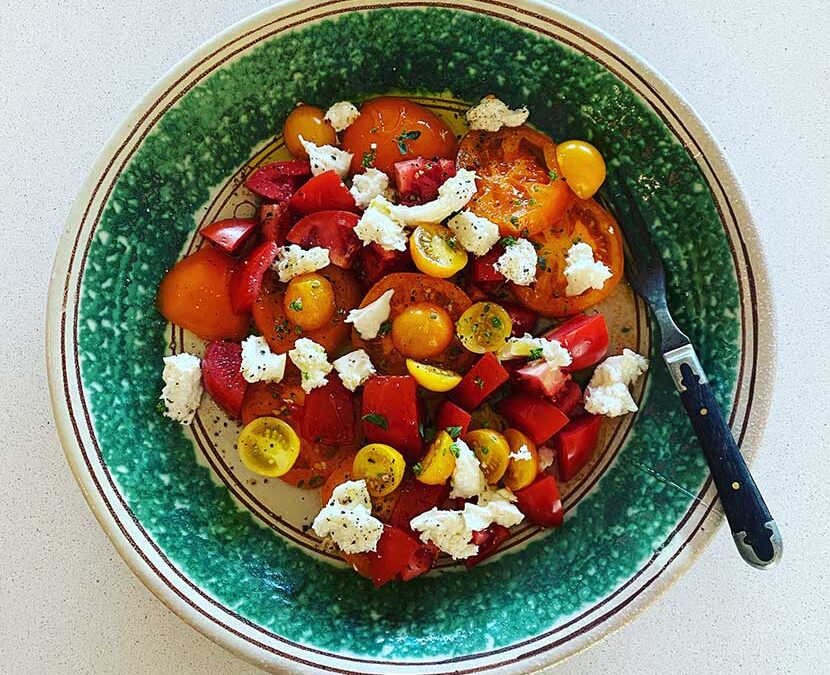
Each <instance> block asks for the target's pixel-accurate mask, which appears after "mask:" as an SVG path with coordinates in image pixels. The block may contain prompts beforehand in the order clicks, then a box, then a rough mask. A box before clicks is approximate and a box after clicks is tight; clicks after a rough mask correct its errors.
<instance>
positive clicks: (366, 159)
mask: <svg viewBox="0 0 830 675" xmlns="http://www.w3.org/2000/svg"><path fill="white" fill-rule="evenodd" d="M376 155H377V153H376V152H375V151H374V150H372V152H364V153H363V161H362V162H361V164H362V165H363V168H364V169H368V168H369V167H370V166H372V165H373V164H374V163H375V157H376Z"/></svg>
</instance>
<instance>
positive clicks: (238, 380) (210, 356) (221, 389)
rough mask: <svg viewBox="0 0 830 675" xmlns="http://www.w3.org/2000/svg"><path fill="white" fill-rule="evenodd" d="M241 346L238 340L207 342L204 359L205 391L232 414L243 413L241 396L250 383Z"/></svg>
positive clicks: (233, 415)
mask: <svg viewBox="0 0 830 675" xmlns="http://www.w3.org/2000/svg"><path fill="white" fill-rule="evenodd" d="M241 366H242V347H240V346H239V343H237V342H227V341H225V340H220V341H216V342H210V343H208V345H207V347H205V355H204V357H203V358H202V382H203V383H204V385H205V390H206V391H207V393H208V394H210V397H211V398H212V399H213V400H214V401H215V402H216V405H218V406H219V407H220V408H222V410H224V411H225V412H227V413H228V414H229V415H230V416H231V417H234V418H236V419H239V418H240V417H241V416H242V399H244V398H245V390H246V389H247V388H248V383H247V382H246V381H245V378H244V377H242V373H241V372H240V367H241Z"/></svg>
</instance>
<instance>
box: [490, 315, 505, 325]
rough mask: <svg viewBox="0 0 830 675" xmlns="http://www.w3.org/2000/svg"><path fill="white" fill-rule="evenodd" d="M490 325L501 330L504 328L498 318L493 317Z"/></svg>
mask: <svg viewBox="0 0 830 675" xmlns="http://www.w3.org/2000/svg"><path fill="white" fill-rule="evenodd" d="M490 323H491V324H493V328H501V327H502V322H501V319H500V318H499V317H497V316H494V317H491V318H490Z"/></svg>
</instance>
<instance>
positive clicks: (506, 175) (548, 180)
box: [458, 127, 574, 236]
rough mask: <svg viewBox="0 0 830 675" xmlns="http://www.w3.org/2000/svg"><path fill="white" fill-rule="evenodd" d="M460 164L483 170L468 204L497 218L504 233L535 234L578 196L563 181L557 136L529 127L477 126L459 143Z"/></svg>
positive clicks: (492, 217) (479, 171)
mask: <svg viewBox="0 0 830 675" xmlns="http://www.w3.org/2000/svg"><path fill="white" fill-rule="evenodd" d="M458 165H459V166H462V167H464V168H467V169H472V170H474V171H475V172H476V174H477V175H478V192H476V194H475V196H474V197H473V199H472V201H471V202H470V203H469V205H468V208H469V209H470V210H471V211H472V212H473V213H475V214H476V215H479V216H482V217H484V218H488V219H489V220H492V221H493V222H494V223H497V224H498V226H499V230H500V231H501V233H502V234H504V235H512V236H528V235H533V234H535V233H537V232H539V231H540V230H542V229H543V228H545V227H547V226H548V225H550V224H551V223H555V222H556V221H557V220H559V218H561V217H562V214H563V213H564V212H565V210H566V209H567V208H568V206H569V204H570V203H571V202H572V201H573V199H574V194H573V192H572V191H571V189H570V188H569V187H568V185H567V183H566V182H565V181H564V180H561V176H560V174H559V168H558V166H557V164H556V145H555V144H554V142H553V140H552V139H551V138H550V137H549V136H547V135H545V134H543V133H541V132H539V131H535V130H533V129H530V128H528V127H517V128H515V129H503V130H502V131H497V132H495V133H489V132H486V131H471V132H470V133H468V134H467V135H466V136H465V137H464V138H463V139H461V143H460V145H459V148H458Z"/></svg>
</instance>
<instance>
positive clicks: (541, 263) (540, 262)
mask: <svg viewBox="0 0 830 675" xmlns="http://www.w3.org/2000/svg"><path fill="white" fill-rule="evenodd" d="M547 266H548V259H547V258H546V257H545V256H543V255H540V256H539V258H538V259H537V260H536V267H538V268H539V269H540V270H543V269H545V268H546V267H547Z"/></svg>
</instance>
